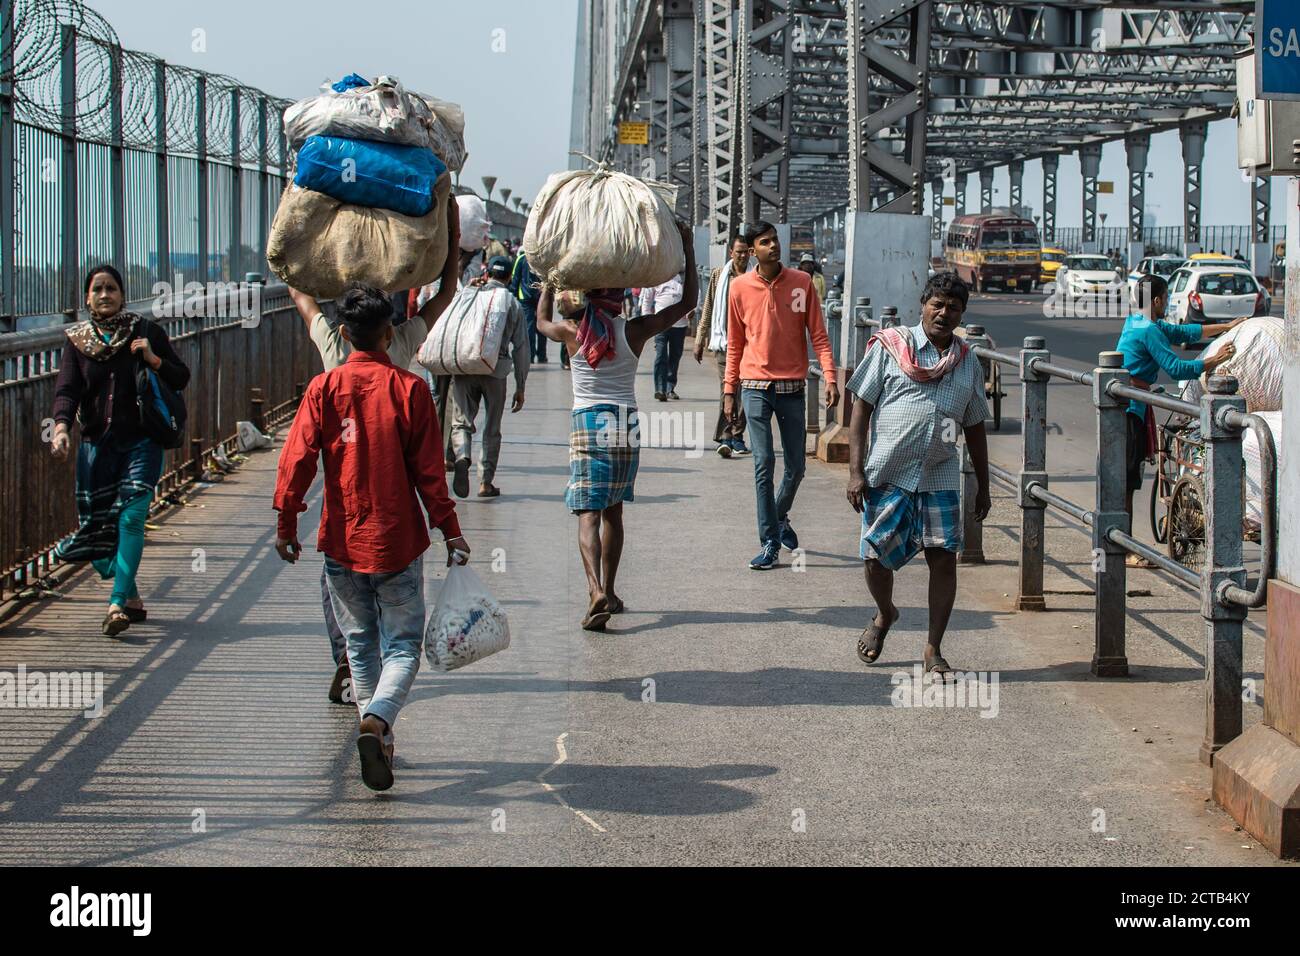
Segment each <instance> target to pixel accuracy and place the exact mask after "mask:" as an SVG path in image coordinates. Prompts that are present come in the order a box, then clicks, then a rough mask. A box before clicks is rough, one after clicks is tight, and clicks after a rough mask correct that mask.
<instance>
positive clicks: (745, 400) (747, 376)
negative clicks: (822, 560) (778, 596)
mask: <svg viewBox="0 0 1300 956" xmlns="http://www.w3.org/2000/svg"><path fill="white" fill-rule="evenodd" d="M745 239H746V241H747V242H748V243H749V246H750V249H751V251H752V252H753V254H754V258H755V260H756V261H757V267H756V268H755V269H754V271H752V272H747V273H745V274H744V275H742V276H738V277H736V278H735V279H733V280H732V282H731V287H730V289H729V290H728V293H727V372H726V376H725V379H724V384H723V399H722V409H723V414H724V415H726V417H727V418H728V419H734V418H735V417H736V407H737V406H736V393H737V392H738V391H739V393H740V404H741V407H743V408H744V411H745V417H746V418H748V420H749V440H750V444H751V445H753V449H754V487H755V491H756V493H757V498H758V540H759V543H760V544H761V545H762V550H761V551H759V553H758V554H757V555H755V557H754V559H753V560H752V561H750V562H749V566H750V567H751V568H753V569H754V570H755V571H766V570H767V569H769V568H774V567H776V565H777V561H778V559H779V558H780V556H781V546H782V545H784V546H785V547H787V548H789V549H790V550H791V551H794V550H795V549H796V548H798V547H799V538H798V536H797V535H796V534H795V533H794V528H792V527H791V526H790V508H791V507H792V506H793V505H794V496H795V492H796V491H798V490H799V482H800V481H802V480H803V474H804V457H805V455H806V454H807V452H806V450H805V446H804V382H805V380H806V379H807V378H808V338H809V337H811V338H812V344H813V349H814V350H815V351H816V352H817V361H818V362H819V363H820V364H821V367H822V374H823V377H824V380H825V382H826V407H827V408H834V407H835V405H836V404H838V403H839V400H840V392H839V389H838V388H837V387H836V384H835V359H834V357H833V355H832V353H831V343H830V340H829V339H827V337H826V326H825V324H824V323H823V322H822V307H821V300H820V299H819V298H818V296H817V290H816V289H814V288H813V283H812V277H811V276H810V275H808V273H806V272H800V271H799V270H798V269H787V268H785V267H784V266H782V265H781V240H780V239H779V238H778V237H777V234H776V227H775V226H773V225H772V224H771V223H768V222H763V221H761V220H760V221H759V222H755V223H751V224H750V225H749V226H748V227H746V230H745ZM773 415H775V416H776V424H777V428H778V429H779V431H780V433H781V451H782V457H783V458H784V459H785V475H784V477H783V478H782V480H781V487H780V489H779V490H778V491H777V492H775V494H774V493H773V490H772V477H773V472H774V470H775V466H776V450H775V448H774V447H773V445H772V416H773Z"/></svg>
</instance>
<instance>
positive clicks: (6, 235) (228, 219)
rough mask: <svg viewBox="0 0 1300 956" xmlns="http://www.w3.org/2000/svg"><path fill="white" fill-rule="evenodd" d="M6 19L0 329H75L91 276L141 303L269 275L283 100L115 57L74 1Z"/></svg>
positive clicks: (226, 80) (116, 49)
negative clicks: (109, 276) (71, 323)
mask: <svg viewBox="0 0 1300 956" xmlns="http://www.w3.org/2000/svg"><path fill="white" fill-rule="evenodd" d="M0 21H3V24H2V26H3V30H4V39H3V42H0V167H2V168H4V169H5V171H6V177H5V179H4V182H3V184H2V185H0V222H3V223H5V228H3V229H0V331H13V330H15V329H18V328H31V327H36V326H40V325H48V324H57V323H58V322H59V321H60V315H61V314H62V315H63V316H69V315H70V314H71V312H72V311H74V310H76V309H77V308H79V307H80V306H81V305H82V294H81V290H82V286H81V283H82V279H83V277H84V275H85V274H86V272H87V270H88V268H89V267H90V266H91V265H95V264H99V263H109V264H111V265H114V266H116V267H117V269H118V270H119V271H120V272H121V273H122V275H123V277H124V278H125V280H126V283H127V287H128V289H129V290H130V291H131V292H134V293H135V294H136V295H139V294H142V293H143V292H144V291H145V290H148V289H151V288H153V287H154V283H156V282H159V281H161V282H166V283H169V284H174V283H175V278H176V275H177V274H180V276H181V277H182V281H183V282H190V281H195V282H208V281H210V280H211V281H219V280H224V281H235V280H238V279H239V278H240V277H241V276H243V275H244V273H245V272H248V271H258V272H264V271H265V270H266V265H265V261H266V240H267V235H268V232H269V227H270V223H271V219H272V218H273V217H274V215H275V210H276V208H277V206H278V203H279V197H280V193H281V191H282V190H283V188H284V184H285V177H286V170H287V168H288V164H289V158H290V154H289V150H288V148H287V145H286V143H285V139H284V130H283V118H282V112H283V110H284V108H285V107H286V106H287V105H288V101H287V100H283V99H279V98H277V97H272V96H269V95H268V94H266V93H264V92H262V91H261V90H257V89H253V88H251V87H248V86H245V85H243V84H241V83H239V82H238V81H237V80H235V79H232V78H231V77H228V76H221V75H218V74H214V73H205V72H203V71H200V70H194V69H190V68H187V67H179V66H175V65H172V64H168V63H165V62H163V61H162V60H159V59H157V58H156V57H153V56H150V55H148V54H145V53H139V52H136V51H133V50H126V49H123V48H122V46H121V44H119V43H118V41H117V37H116V36H115V34H114V33H113V30H112V28H111V27H110V26H109V25H108V23H107V22H106V21H104V20H103V18H102V17H99V16H98V15H97V14H95V13H94V11H92V10H89V9H88V8H86V7H84V6H82V5H81V4H80V3H78V2H77V0H61V2H60V3H58V4H51V3H46V2H42V0H0ZM198 32H200V31H196V33H198ZM196 42H198V41H197V38H196ZM10 170H12V171H13V175H12V176H10V175H8V173H9V171H10Z"/></svg>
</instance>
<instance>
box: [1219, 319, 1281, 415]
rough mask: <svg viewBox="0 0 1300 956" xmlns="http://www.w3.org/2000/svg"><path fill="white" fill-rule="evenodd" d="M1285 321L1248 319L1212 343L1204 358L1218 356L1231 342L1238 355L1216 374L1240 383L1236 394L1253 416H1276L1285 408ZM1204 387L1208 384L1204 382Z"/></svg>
mask: <svg viewBox="0 0 1300 956" xmlns="http://www.w3.org/2000/svg"><path fill="white" fill-rule="evenodd" d="M1284 336H1285V333H1284V331H1283V326H1282V320H1281V319H1278V318H1275V317H1273V316H1271V315H1260V316H1256V317H1255V318H1253V319H1247V320H1246V321H1245V322H1243V323H1241V325H1239V326H1237V327H1236V328H1235V329H1233V330H1232V331H1231V332H1226V333H1224V334H1223V335H1221V336H1219V337H1218V338H1217V339H1215V340H1214V341H1213V342H1211V343H1210V346H1209V348H1207V349H1206V350H1205V351H1204V352H1202V353H1201V358H1203V359H1205V358H1209V357H1210V356H1211V355H1217V354H1218V353H1219V351H1220V350H1221V349H1222V348H1223V347H1224V346H1225V345H1226V344H1227V343H1229V342H1231V343H1232V344H1233V345H1235V346H1236V347H1237V354H1236V355H1234V356H1233V357H1232V358H1231V359H1229V360H1228V361H1227V362H1224V363H1223V364H1222V365H1220V366H1219V367H1218V368H1217V369H1215V370H1214V372H1213V374H1215V375H1232V376H1234V377H1235V378H1236V379H1237V394H1238V395H1240V396H1241V397H1242V398H1244V399H1245V400H1246V410H1247V411H1250V412H1276V411H1278V410H1279V409H1281V407H1282V367H1283V364H1284V363H1283V358H1282V343H1283V340H1284ZM1201 385H1202V387H1208V383H1207V382H1204V381H1202V383H1201Z"/></svg>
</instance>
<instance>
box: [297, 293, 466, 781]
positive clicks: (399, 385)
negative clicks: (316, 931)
mask: <svg viewBox="0 0 1300 956" xmlns="http://www.w3.org/2000/svg"><path fill="white" fill-rule="evenodd" d="M338 311H339V318H340V320H341V322H342V334H343V336H344V337H345V338H346V339H347V340H348V341H349V342H350V343H351V344H352V349H353V351H352V354H351V355H349V356H348V359H347V361H346V362H344V363H343V364H342V365H340V366H339V367H338V368H335V369H333V370H331V371H329V372H325V373H323V374H321V375H318V376H316V378H314V379H312V381H311V384H310V385H308V386H307V391H306V393H305V394H304V395H303V399H302V404H301V405H300V406H299V408H298V414H297V415H296V416H295V418H294V420H293V428H292V429H291V430H290V432H289V437H288V439H286V441H285V445H284V450H283V451H282V452H281V453H280V464H279V469H278V474H277V477H276V486H275V508H276V510H277V511H279V512H280V517H279V522H278V525H277V529H276V541H275V549H276V551H278V552H279V554H280V557H281V558H283V559H284V560H285V561H289V562H294V561H297V560H298V557H299V555H300V554H301V553H302V545H301V544H299V542H298V515H299V514H300V513H301V512H303V511H306V510H307V505H306V503H305V501H304V499H305V497H306V495H307V491H308V490H309V489H310V488H311V484H312V481H313V480H314V479H315V477H316V459H317V457H318V456H319V457H321V458H323V459H324V462H325V488H324V497H325V500H324V504H323V505H322V507H321V520H320V530H319V532H318V534H317V538H316V548H317V550H319V551H322V552H324V554H325V576H326V583H327V585H328V588H329V595H330V602H331V604H332V605H333V608H334V613H335V616H336V617H337V619H338V623H339V627H340V628H341V630H342V631H343V634H344V636H345V637H346V639H347V648H348V663H349V665H350V666H351V668H352V688H353V692H354V694H355V696H356V702H357V710H358V711H359V712H360V714H361V727H360V735H359V736H358V738H357V752H358V753H359V754H360V757H361V779H362V780H363V781H365V784H366V786H367V787H369V788H370V789H372V790H387V789H388V788H389V787H391V786H392V785H393V734H392V727H393V723H394V722H395V721H396V720H397V714H398V711H400V710H401V709H402V705H403V704H404V703H405V702H406V695H407V694H408V693H409V692H410V689H411V684H412V683H413V682H414V680H415V675H416V672H417V671H418V670H419V669H420V647H421V644H422V643H423V640H424V558H423V555H424V552H425V550H426V549H427V548H428V547H429V535H428V532H427V531H426V530H425V525H424V515H423V514H422V513H421V511H420V504H421V502H422V503H423V504H424V510H425V511H426V512H427V513H428V518H429V527H431V528H437V529H438V530H440V531H441V532H442V534H443V537H444V538H445V539H446V543H447V563H448V564H451V561H452V555H453V554H455V553H456V552H460V553H461V555H462V558H461V561H462V563H463V562H464V561H465V560H467V559H468V557H469V545H468V544H466V543H465V539H464V538H463V537H461V534H460V524H459V523H458V522H457V520H456V506H455V505H454V504H453V503H452V501H451V498H450V497H449V496H448V494H447V475H446V470H445V466H444V465H443V461H442V435H441V431H440V429H439V428H438V417H437V414H436V413H435V410H434V406H433V399H432V398H431V397H430V395H429V387H428V385H426V384H425V382H424V380H423V379H421V378H420V377H418V376H416V375H412V374H411V373H410V372H408V371H406V370H405V369H399V368H397V366H395V365H394V364H393V363H392V362H391V361H390V360H389V358H388V351H387V350H388V346H389V344H390V343H391V342H392V340H393V324H392V314H393V312H392V306H391V304H390V302H389V300H388V296H386V295H385V294H384V293H383V292H381V291H379V290H378V289H373V288H370V287H369V286H362V285H353V286H351V287H349V288H348V289H347V290H346V291H345V292H344V294H343V298H342V299H341V301H340V304H339V309H338Z"/></svg>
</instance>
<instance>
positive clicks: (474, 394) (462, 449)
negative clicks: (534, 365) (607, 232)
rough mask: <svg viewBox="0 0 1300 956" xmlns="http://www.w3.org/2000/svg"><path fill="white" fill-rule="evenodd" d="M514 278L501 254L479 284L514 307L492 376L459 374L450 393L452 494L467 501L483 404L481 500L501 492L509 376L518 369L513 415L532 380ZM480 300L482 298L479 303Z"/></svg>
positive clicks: (480, 291) (480, 289)
mask: <svg viewBox="0 0 1300 956" xmlns="http://www.w3.org/2000/svg"><path fill="white" fill-rule="evenodd" d="M509 278H510V260H509V259H507V258H505V257H504V256H497V257H496V258H495V259H493V260H492V261H491V262H489V263H488V271H487V278H486V279H485V280H484V281H483V282H482V283H480V284H477V285H478V294H479V295H483V296H497V297H499V298H500V299H501V300H504V301H505V302H506V303H507V305H508V309H509V317H508V318H507V319H506V327H505V331H504V332H503V333H502V336H501V349H500V351H499V352H498V353H497V364H496V366H495V368H494V369H493V371H492V372H491V374H488V375H454V376H452V379H451V394H452V398H453V400H454V409H453V413H452V421H451V444H452V449H453V454H454V455H455V464H454V465H453V468H454V472H455V474H454V477H453V478H452V490H453V491H454V492H456V496H457V497H459V498H464V497H466V496H467V495H468V494H469V466H470V458H471V452H472V450H473V442H474V431H475V428H474V420H475V419H476V418H477V417H478V410H479V404H480V403H482V405H483V455H482V457H481V458H479V462H478V478H479V486H478V496H479V497H480V498H495V497H497V496H498V495H500V494H501V489H500V488H498V487H497V486H496V485H494V484H493V483H492V479H494V478H495V477H496V473H497V462H498V461H499V460H500V458H501V418H502V416H503V414H504V413H505V410H506V377H507V376H508V375H509V374H510V373H511V371H512V370H513V372H514V377H515V392H514V396H513V397H512V398H511V400H510V412H511V414H514V413H515V412H517V411H519V410H520V409H521V408H523V407H524V383H525V382H527V381H528V365H529V362H528V355H529V351H530V349H529V347H528V330H527V329H526V328H524V325H525V319H524V310H523V309H522V308H520V306H519V302H518V300H517V299H515V298H514V296H512V295H511V294H510V290H509V289H508V288H506V281H507V280H508V279H509ZM479 301H481V300H479Z"/></svg>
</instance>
